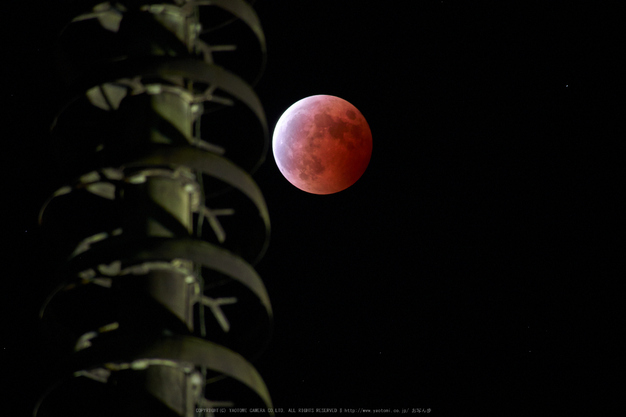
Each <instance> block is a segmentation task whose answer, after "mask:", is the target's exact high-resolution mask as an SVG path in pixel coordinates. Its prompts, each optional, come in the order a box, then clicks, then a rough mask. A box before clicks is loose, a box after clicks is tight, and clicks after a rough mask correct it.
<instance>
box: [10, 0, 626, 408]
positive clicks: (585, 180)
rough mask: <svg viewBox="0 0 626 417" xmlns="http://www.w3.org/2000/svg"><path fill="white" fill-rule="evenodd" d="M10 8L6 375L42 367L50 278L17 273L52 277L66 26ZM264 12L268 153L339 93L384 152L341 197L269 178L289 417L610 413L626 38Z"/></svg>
mask: <svg viewBox="0 0 626 417" xmlns="http://www.w3.org/2000/svg"><path fill="white" fill-rule="evenodd" d="M401 4H402V5H401ZM9 7H10V10H9V13H8V14H7V16H9V22H8V23H7V24H5V26H4V27H5V28H9V31H7V32H6V35H4V37H5V42H6V44H7V50H6V55H5V56H7V57H11V58H10V59H8V60H7V61H5V62H6V63H7V64H5V67H8V69H9V71H10V76H9V78H7V79H6V83H5V86H4V89H3V98H4V101H5V102H8V103H9V104H10V112H9V113H7V114H5V115H6V117H7V118H6V122H7V123H8V124H9V125H10V126H12V129H11V132H13V133H12V134H10V135H7V136H6V141H5V143H6V146H7V148H6V149H9V151H8V152H3V155H2V156H3V158H4V159H3V161H4V162H5V164H4V166H5V167H7V168H8V169H7V174H6V175H7V176H5V181H7V182H8V183H9V184H8V188H6V189H5V204H4V205H5V206H8V208H9V210H10V212H11V217H7V222H6V225H5V226H6V230H8V231H9V232H8V233H7V239H8V240H9V241H10V242H13V243H12V244H11V246H12V247H11V249H10V252H8V253H9V256H7V260H6V261H7V264H8V265H11V268H9V269H6V270H5V271H7V272H5V286H4V288H3V290H2V291H3V293H2V295H3V302H4V306H5V308H6V312H5V314H4V317H3V319H4V320H5V322H6V324H5V328H6V330H5V331H4V332H3V334H4V336H5V337H6V339H5V340H3V341H2V348H3V350H2V359H3V363H2V367H3V372H4V369H5V368H6V369H11V370H15V369H16V366H15V365H16V364H17V363H20V362H19V361H24V360H26V358H25V356H26V354H25V353H24V352H25V351H26V352H30V350H28V349H27V348H25V346H24V345H27V344H28V343H32V336H30V333H31V330H32V331H34V329H35V326H36V325H35V324H34V316H35V314H36V309H37V305H38V303H39V302H40V301H41V297H43V295H42V292H43V291H42V290H41V288H43V287H45V285H43V284H41V281H42V280H45V276H43V275H42V276H32V267H31V268H30V270H31V274H28V273H26V272H19V271H20V270H22V271H24V270H25V271H28V270H29V268H28V267H27V266H28V265H29V264H37V262H38V259H41V258H40V255H41V254H40V253H35V249H33V248H37V250H42V248H41V247H40V246H38V245H37V236H36V235H37V230H36V228H35V220H36V213H37V211H38V208H39V204H40V203H41V200H42V198H44V196H43V193H44V191H45V190H46V186H44V185H42V184H46V185H47V184H48V182H47V181H51V180H49V178H50V177H53V175H54V174H53V173H47V172H41V169H38V167H39V166H41V164H43V162H42V160H44V159H45V155H42V154H41V152H39V153H38V146H39V145H38V143H40V142H38V140H41V139H38V138H41V137H42V132H44V126H45V123H46V119H45V117H41V116H40V115H41V114H44V115H46V117H47V116H48V115H49V112H50V110H49V106H48V104H47V101H46V99H45V97H46V96H45V94H38V93H37V91H36V90H35V88H36V87H37V86H40V85H41V84H42V82H41V80H42V79H44V80H45V79H46V75H45V72H46V71H47V69H46V68H47V67H46V65H45V63H43V65H42V59H43V57H44V56H45V50H46V48H47V47H49V45H50V44H51V38H52V35H53V33H50V32H49V31H50V30H52V29H53V28H55V27H57V26H58V25H55V24H54V23H46V19H45V18H47V17H50V16H51V15H50V14H46V13H42V12H35V13H34V16H33V17H32V19H33V20H32V22H33V24H32V25H31V24H30V23H27V22H29V16H28V11H27V7H26V6H25V5H24V6H20V5H13V6H9ZM42 7H43V6H42ZM11 8H12V9H11ZM256 9H257V12H258V14H259V16H260V19H261V22H262V24H263V28H264V31H265V35H266V38H267V46H268V64H267V68H266V70H265V73H264V75H263V78H262V79H261V81H260V82H259V83H258V85H257V86H256V91H257V93H258V94H259V96H260V99H261V101H262V102H263V105H264V107H265V111H266V115H267V119H268V123H269V125H270V133H271V130H272V128H273V126H274V125H275V123H276V122H277V121H278V118H279V117H280V115H281V114H282V112H283V111H284V110H286V109H287V108H288V107H289V106H290V105H291V104H293V103H294V102H295V101H297V100H299V99H301V98H304V97H307V96H310V95H315V94H330V95H335V96H339V97H342V98H344V99H346V100H348V101H350V102H351V103H352V104H354V105H355V106H356V107H357V108H358V109H359V110H360V111H361V112H362V113H363V115H364V116H365V117H366V119H367V120H368V123H369V125H370V128H371V130H372V134H373V140H374V150H373V154H372V159H371V163H370V165H369V168H368V170H367V171H366V172H365V174H364V175H363V177H362V178H361V179H360V180H359V181H358V182H357V183H356V184H355V185H354V186H353V187H351V188H349V189H347V190H345V191H342V192H340V193H338V194H335V195H328V196H317V195H312V194H307V193H304V192H302V191H300V190H298V189H296V188H295V187H293V186H292V185H291V184H289V183H288V182H287V181H286V180H285V179H284V178H283V177H282V176H281V174H280V172H279V171H278V168H277V166H276V164H275V162H274V160H273V156H272V154H271V152H269V153H268V155H267V161H266V163H265V164H264V165H263V166H262V167H261V168H260V169H259V171H258V172H257V174H256V175H255V178H256V180H257V182H258V184H259V186H260V187H261V189H262V190H263V192H264V196H265V198H266V200H267V205H268V207H269V211H270V216H271V221H272V236H271V242H270V247H269V250H268V251H267V253H266V255H265V257H264V259H263V260H262V261H261V262H260V263H259V264H258V265H257V270H258V272H259V273H260V274H261V276H262V277H263V279H264V281H265V283H266V286H267V289H268V292H269V294H270V297H271V300H272V304H273V309H274V314H275V329H274V335H273V338H272V342H271V345H270V347H269V349H268V351H267V352H266V353H265V354H264V355H263V356H262V357H261V358H260V359H259V360H258V362H257V363H256V364H257V367H258V370H259V371H260V373H261V375H262V376H263V377H264V379H265V381H266V383H267V385H268V387H269V390H270V393H271V394H272V398H273V402H274V405H275V406H276V407H284V408H286V407H334V406H337V407H357V408H358V407H383V408H384V407H414V408H417V407H423V408H431V409H432V410H433V412H440V413H441V414H449V413H453V414H455V415H473V414H481V415H482V413H483V412H485V413H487V412H488V410H490V409H491V410H495V411H497V412H499V413H500V414H501V415H529V414H528V413H529V412H540V413H554V414H556V415H558V414H561V413H562V412H563V411H564V410H567V411H572V410H576V409H577V408H579V407H583V408H584V409H586V410H594V409H595V410H597V409H598V408H600V407H604V406H606V404H607V400H608V399H610V398H612V397H613V392H614V391H611V389H610V388H609V389H608V390H605V389H603V390H602V392H603V395H600V396H598V394H599V393H598V391H599V390H597V389H596V388H597V387H598V386H599V385H601V384H603V383H604V382H605V380H606V378H607V376H608V374H609V373H608V369H607V368H606V364H607V363H609V362H610V361H607V359H609V358H614V357H615V355H616V353H617V348H616V347H615V346H614V340H615V339H616V334H617V332H618V327H617V323H620V324H621V320H620V319H618V317H619V314H618V311H619V310H623V307H620V304H619V303H614V302H611V297H610V294H611V293H613V292H614V290H613V288H612V286H611V279H612V278H617V277H620V276H623V273H621V274H620V273H616V272H615V270H616V267H615V262H616V255H617V249H616V248H617V246H615V245H614V244H613V239H614V238H615V237H616V236H614V234H615V233H616V232H614V230H615V225H614V223H613V222H612V217H611V216H612V213H614V210H615V204H616V203H615V201H616V200H614V199H613V196H614V195H615V194H616V193H617V190H616V189H615V188H613V185H612V184H613V183H614V181H615V178H616V176H617V174H618V168H619V166H618V163H617V158H616V154H615V150H616V145H617V139H616V137H617V134H616V130H615V129H614V127H613V126H614V119H613V118H612V117H613V116H612V115H611V112H610V109H611V104H612V103H613V99H614V98H615V97H614V96H616V93H615V92H614V91H615V89H614V87H613V86H612V83H611V78H610V73H611V71H612V69H613V66H614V65H615V63H614V62H612V60H613V59H614V57H616V56H617V50H616V49H615V48H616V47H617V46H616V43H615V42H616V41H615V36H616V35H617V32H618V28H619V26H618V25H617V24H615V23H614V21H613V20H610V19H609V20H606V14H605V13H600V12H599V11H598V10H590V9H585V8H582V7H579V6H577V5H573V4H568V5H566V6H559V5H551V3H550V2H536V3H533V2H531V3H528V2H520V3H519V4H518V5H516V6H511V5H507V6H489V7H483V6H472V5H462V6H460V5H458V4H455V3H450V2H447V1H443V2H441V1H432V2H431V1H420V2H417V1H416V2H404V3H398V2H388V3H384V2H379V3H372V2H370V3H367V4H366V2H362V1H315V2H305V1H259V2H258V4H257V5H256ZM41 10H49V9H41ZM10 30H14V31H15V32H13V34H11V33H12V32H10ZM18 35H23V36H24V38H23V39H20V40H18V41H11V39H16V38H13V37H14V36H18ZM29 78H30V79H33V80H35V81H33V82H30V81H29ZM37 88H39V87H37ZM620 164H621V161H620ZM44 251H45V249H44ZM16 268H19V269H16ZM9 271H14V272H9ZM15 271H18V272H15ZM609 368H610V366H609ZM7 375H14V377H15V381H17V382H16V383H15V384H12V385H13V386H14V389H13V390H11V391H7V394H8V395H9V396H11V397H13V399H14V400H15V401H17V400H19V401H22V400H23V399H24V398H27V397H28V396H29V395H30V393H28V392H27V391H28V385H29V384H28V381H29V379H30V378H34V376H33V375H32V374H30V376H25V374H21V375H20V372H10V373H8V374H7ZM7 379H8V378H7Z"/></svg>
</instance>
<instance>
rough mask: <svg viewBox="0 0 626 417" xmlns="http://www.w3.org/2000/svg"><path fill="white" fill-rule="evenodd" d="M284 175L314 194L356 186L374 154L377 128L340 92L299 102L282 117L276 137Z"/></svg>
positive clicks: (277, 150) (276, 148)
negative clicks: (340, 94)
mask: <svg viewBox="0 0 626 417" xmlns="http://www.w3.org/2000/svg"><path fill="white" fill-rule="evenodd" d="M272 148H273V150H274V158H275V159H276V164H277V165H278V169H279V170H280V172H281V173H282V174H283V176H284V177H285V178H286V179H287V180H288V181H289V182H290V183H292V184H293V185H294V186H296V187H298V188H299V189H301V190H303V191H306V192H308V193H312V194H333V193H337V192H339V191H342V190H345V189H346V188H348V187H350V186H351V185H352V184H354V183H355V182H356V181H357V180H358V179H359V178H361V175H363V173H364V172H365V169H366V168H367V166H368V164H369V162H370V158H371V156H372V132H371V131H370V128H369V125H368V124H367V122H366V121H365V118H364V117H363V115H362V114H361V112H360V111H359V110H357V108H356V107H354V106H353V105H352V104H350V103H348V102H347V101H346V100H343V99H341V98H339V97H335V96H327V95H317V96H311V97H307V98H303V99H302V100H300V101H298V102H296V103H294V104H293V105H292V106H291V107H289V108H288V109H287V110H286V111H285V113H283V115H282V116H281V117H280V119H279V120H278V123H277V124H276V128H275V129H274V136H273V139H272Z"/></svg>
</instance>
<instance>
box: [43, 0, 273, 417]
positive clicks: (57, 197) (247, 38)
mask: <svg viewBox="0 0 626 417" xmlns="http://www.w3.org/2000/svg"><path fill="white" fill-rule="evenodd" d="M75 3H76V4H78V6H77V8H76V9H75V12H74V14H73V16H74V18H73V20H71V22H69V24H68V25H67V26H66V27H65V29H64V31H63V33H62V34H61V36H60V37H59V43H58V52H57V57H58V60H59V69H60V74H61V75H62V77H64V78H65V79H63V80H60V82H63V83H65V87H64V88H65V91H67V92H68V96H67V100H65V101H64V104H63V108H62V110H61V111H60V112H59V114H58V117H57V118H56V120H55V122H54V126H53V128H52V140H53V141H54V149H55V151H58V155H56V156H53V157H56V158H57V161H58V165H59V168H60V170H61V171H62V172H60V173H59V175H60V176H62V178H65V182H64V183H60V184H59V188H58V190H57V191H56V192H55V193H54V194H53V195H52V196H51V197H50V198H49V200H48V202H47V203H46V204H45V206H44V207H43V208H42V210H41V214H40V223H41V225H42V228H43V230H45V233H46V234H47V235H48V236H49V237H50V238H51V242H53V244H54V245H55V247H56V248H57V249H58V250H59V251H60V253H64V254H66V255H67V261H66V262H65V263H62V262H63V260H62V259H61V260H60V261H61V262H60V263H61V265H60V268H59V273H58V274H57V275H55V276H54V277H53V276H51V277H50V279H55V280H57V281H58V283H59V285H58V288H57V290H56V291H54V292H53V293H52V294H50V296H49V297H48V300H47V301H46V303H45V305H43V306H42V308H41V319H42V323H43V326H42V327H43V328H44V330H45V334H44V335H43V337H45V338H47V339H46V345H47V346H50V349H53V350H54V351H55V352H58V358H59V362H58V366H57V368H58V369H55V370H53V372H51V373H52V375H53V376H52V377H51V384H50V389H49V390H48V391H47V392H46V393H44V394H43V395H42V397H41V400H40V401H39V403H38V404H37V406H36V409H35V411H34V415H36V416H37V417H45V416H57V415H62V416H66V417H70V416H84V415H89V416H101V415H102V416H104V415H106V416H110V415H115V416H126V415H128V416H130V415H133V416H138V415H150V416H170V415H171V416H185V417H191V416H200V415H202V416H205V415H212V409H215V408H226V407H263V408H265V409H267V410H268V411H271V410H269V409H271V407H272V403H271V399H270V396H269V393H268V391H267V389H266V386H265V384H264V383H263V380H262V379H261V376H260V375H259V374H258V373H257V371H256V370H255V369H254V367H253V366H252V365H251V363H250V362H251V361H252V360H254V359H255V357H256V356H257V355H258V354H260V353H261V352H262V350H263V349H264V348H265V347H266V345H267V342H268V339H269V336H270V333H271V323H272V309H271V305H270V301H269V298H268V295H267V293H266V290H265V287H264V285H263V282H262V281H261V279H260V277H259V276H258V275H257V273H256V272H255V270H254V268H253V265H254V264H255V262H256V261H257V260H259V259H260V257H261V256H262V255H263V253H264V251H265V249H266V246H267V242H268V237H269V230H270V224H269V217H268V212H267V208H266V205H265V202H264V199H263V195H262V194H261V192H260V190H259V188H258V187H257V185H256V184H255V182H254V181H253V180H252V178H251V176H250V174H251V173H252V172H254V170H255V169H256V168H257V167H258V166H259V164H260V163H261V162H262V161H263V159H264V157H265V153H266V151H267V148H268V145H269V139H268V132H267V125H266V121H265V116H264V112H263V109H262V106H261V104H260V102H259V100H258V99H257V97H256V95H255V94H254V92H253V90H252V88H251V87H250V86H249V84H253V83H254V82H255V80H256V78H257V77H258V76H259V74H260V73H261V71H262V69H263V65H264V59H265V40H264V36H263V32H262V30H261V26H260V23H259V21H258V19H257V17H256V14H255V12H254V10H253V9H252V8H251V7H250V5H249V4H248V3H246V2H245V1H243V0H196V1H194V0H169V1H160V2H159V3H158V4H151V2H150V1H149V0H119V1H101V0H98V1H93V0H92V1H80V2H75ZM235 73H237V74H239V75H234V74H235Z"/></svg>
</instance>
